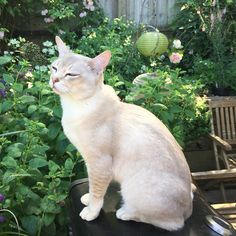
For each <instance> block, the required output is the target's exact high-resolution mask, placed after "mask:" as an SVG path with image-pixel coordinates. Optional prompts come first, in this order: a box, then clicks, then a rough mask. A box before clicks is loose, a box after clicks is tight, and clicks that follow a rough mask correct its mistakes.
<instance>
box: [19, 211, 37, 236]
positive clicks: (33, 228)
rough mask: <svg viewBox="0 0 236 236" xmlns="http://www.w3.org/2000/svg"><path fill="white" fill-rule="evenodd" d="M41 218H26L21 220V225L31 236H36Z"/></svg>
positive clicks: (31, 216)
mask: <svg viewBox="0 0 236 236" xmlns="http://www.w3.org/2000/svg"><path fill="white" fill-rule="evenodd" d="M39 222H40V218H39V217H38V216H35V215H30V216H24V217H22V219H21V223H22V226H23V228H24V229H25V230H26V231H27V233H29V234H30V235H36V233H37V231H38V228H39Z"/></svg>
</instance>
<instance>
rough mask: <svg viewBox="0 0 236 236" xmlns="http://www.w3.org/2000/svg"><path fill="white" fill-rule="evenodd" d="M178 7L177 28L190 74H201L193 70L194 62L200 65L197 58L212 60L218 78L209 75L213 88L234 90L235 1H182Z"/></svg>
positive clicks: (186, 66) (209, 82) (209, 81)
mask: <svg viewBox="0 0 236 236" xmlns="http://www.w3.org/2000/svg"><path fill="white" fill-rule="evenodd" d="M178 4H179V6H180V12H179V13H178V14H177V18H176V20H175V21H174V23H173V28H174V29H175V31H176V34H177V35H178V37H179V38H180V39H181V41H183V44H184V45H185V50H186V52H187V53H185V56H184V58H183V65H184V67H185V68H187V69H189V72H190V73H192V72H193V73H197V74H199V71H194V70H192V66H193V62H195V63H197V64H198V62H196V60H197V59H200V61H205V60H207V61H211V64H212V66H213V67H214V76H212V74H211V75H209V78H210V79H209V80H208V81H205V82H206V83H207V84H208V85H210V86H212V85H214V86H216V87H224V88H225V87H231V88H234V86H232V84H234V83H232V81H233V79H234V77H233V75H234V74H235V71H234V69H233V68H234V66H233V65H235V61H236V57H235V49H236V48H235V43H234V38H235V36H236V34H235V32H236V31H235V25H236V24H235V22H236V19H235V9H234V7H233V6H234V1H228V0H224V1H218V0H216V1H208V0H201V1H196V0H188V1H182V0H179V1H178ZM195 68H196V67H195ZM210 73H211V72H210ZM213 77H214V79H213Z"/></svg>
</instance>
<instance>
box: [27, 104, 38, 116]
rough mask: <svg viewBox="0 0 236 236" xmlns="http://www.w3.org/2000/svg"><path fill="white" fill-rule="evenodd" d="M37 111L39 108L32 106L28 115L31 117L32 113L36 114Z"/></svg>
mask: <svg viewBox="0 0 236 236" xmlns="http://www.w3.org/2000/svg"><path fill="white" fill-rule="evenodd" d="M36 110H37V106H36V105H30V106H29V107H28V113H29V114H30V115H31V114H32V113H34V112H35V111H36Z"/></svg>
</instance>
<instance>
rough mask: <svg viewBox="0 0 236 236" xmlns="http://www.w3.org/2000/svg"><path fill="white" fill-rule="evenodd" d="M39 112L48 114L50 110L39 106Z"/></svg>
mask: <svg viewBox="0 0 236 236" xmlns="http://www.w3.org/2000/svg"><path fill="white" fill-rule="evenodd" d="M39 112H40V113H50V112H52V110H51V109H50V108H48V107H46V106H41V107H40V108H39Z"/></svg>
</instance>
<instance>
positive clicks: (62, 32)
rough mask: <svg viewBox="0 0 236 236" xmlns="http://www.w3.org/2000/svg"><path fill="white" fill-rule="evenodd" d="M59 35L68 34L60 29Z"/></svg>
mask: <svg viewBox="0 0 236 236" xmlns="http://www.w3.org/2000/svg"><path fill="white" fill-rule="evenodd" d="M58 33H59V34H65V33H66V32H65V31H63V30H61V29H59V30H58Z"/></svg>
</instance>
